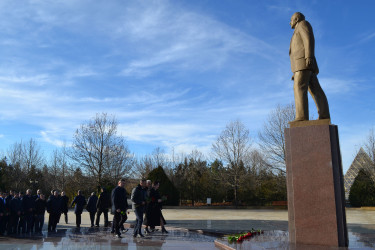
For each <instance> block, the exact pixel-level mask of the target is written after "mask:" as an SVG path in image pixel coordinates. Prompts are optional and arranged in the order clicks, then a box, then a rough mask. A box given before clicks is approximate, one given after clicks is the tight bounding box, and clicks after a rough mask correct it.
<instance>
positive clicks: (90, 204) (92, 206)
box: [86, 192, 98, 227]
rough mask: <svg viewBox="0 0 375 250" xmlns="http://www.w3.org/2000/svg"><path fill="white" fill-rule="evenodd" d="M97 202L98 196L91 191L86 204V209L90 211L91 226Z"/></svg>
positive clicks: (92, 225)
mask: <svg viewBox="0 0 375 250" xmlns="http://www.w3.org/2000/svg"><path fill="white" fill-rule="evenodd" d="M97 202H98V197H97V196H96V195H95V192H92V193H91V196H90V197H89V200H88V202H87V206H86V210H87V211H88V212H89V213H90V221H91V227H94V221H95V213H96V203H97Z"/></svg>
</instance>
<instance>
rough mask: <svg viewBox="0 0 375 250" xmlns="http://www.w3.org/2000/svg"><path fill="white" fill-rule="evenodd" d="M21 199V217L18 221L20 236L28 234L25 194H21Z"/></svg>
mask: <svg viewBox="0 0 375 250" xmlns="http://www.w3.org/2000/svg"><path fill="white" fill-rule="evenodd" d="M18 194H19V199H20V200H21V215H20V218H19V221H18V228H17V229H18V231H17V232H18V234H20V233H23V234H24V233H26V218H25V199H24V198H25V195H24V193H23V192H19V193H18Z"/></svg>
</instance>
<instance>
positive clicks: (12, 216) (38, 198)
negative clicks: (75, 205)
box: [0, 189, 68, 235]
mask: <svg viewBox="0 0 375 250" xmlns="http://www.w3.org/2000/svg"><path fill="white" fill-rule="evenodd" d="M65 198H66V199H67V197H66V196H65V194H64V193H62V196H60V195H59V193H58V191H54V190H53V191H52V192H51V196H50V197H49V198H48V200H46V199H45V195H44V194H42V192H41V190H38V191H37V194H36V195H32V191H31V189H28V190H26V194H24V193H23V192H15V191H9V193H1V192H0V235H4V234H5V233H7V235H13V234H21V233H23V234H24V233H33V232H35V233H41V232H42V228H43V225H44V216H45V211H46V210H47V212H49V213H50V217H49V221H48V230H49V231H52V230H53V229H56V225H57V223H58V221H59V219H60V215H61V211H64V212H65V216H67V212H68V208H67V207H66V209H63V207H62V205H61V204H62V203H61V202H60V201H63V200H65ZM56 211H59V212H56ZM66 218H67V217H66Z"/></svg>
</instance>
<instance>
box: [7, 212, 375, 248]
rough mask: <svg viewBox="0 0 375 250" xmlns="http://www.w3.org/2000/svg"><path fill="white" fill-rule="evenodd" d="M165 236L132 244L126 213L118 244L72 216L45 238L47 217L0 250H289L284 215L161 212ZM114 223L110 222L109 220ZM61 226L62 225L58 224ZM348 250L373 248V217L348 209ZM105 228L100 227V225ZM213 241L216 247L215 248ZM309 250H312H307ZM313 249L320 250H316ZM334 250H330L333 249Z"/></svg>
mask: <svg viewBox="0 0 375 250" xmlns="http://www.w3.org/2000/svg"><path fill="white" fill-rule="evenodd" d="M163 214H164V217H165V218H166V220H167V223H168V224H167V230H168V231H169V234H162V233H161V232H160V231H156V232H154V233H152V234H151V235H149V236H146V237H145V238H133V237H132V229H131V228H129V227H131V225H132V223H133V221H134V220H135V216H134V213H133V212H130V214H129V218H128V221H127V223H126V227H127V228H129V231H127V232H126V233H124V234H123V238H122V239H117V238H115V237H114V236H113V235H112V234H111V233H110V229H109V228H103V227H102V224H101V227H99V228H91V227H90V220H89V215H88V213H87V212H84V213H83V215H82V225H81V228H80V229H76V228H75V216H74V213H73V211H70V212H69V214H68V216H69V224H65V223H60V224H58V226H57V233H48V232H47V223H48V215H47V214H46V223H45V226H44V230H43V235H42V236H35V235H31V236H30V235H21V236H17V237H0V249H51V248H56V249H218V247H219V246H220V244H218V243H220V242H221V243H224V244H225V243H226V240H225V238H223V236H224V235H225V234H231V233H238V232H241V231H247V230H250V229H251V228H254V229H262V230H264V231H265V234H264V235H260V236H257V238H253V239H251V240H250V241H249V242H245V243H244V244H243V245H242V247H239V246H238V247H237V246H236V245H235V244H234V245H231V247H233V248H235V249H236V248H238V249H240V248H241V249H275V248H284V249H289V248H291V246H290V245H289V243H288V240H287V239H288V233H287V231H288V221H287V220H288V212H287V210H277V209H164V210H163ZM110 219H112V216H110ZM61 222H63V220H61ZM347 222H348V231H349V240H350V243H349V249H373V248H375V211H371V210H363V209H347ZM102 223H103V222H102ZM215 241H216V245H215ZM309 249H311V248H309ZM316 249H322V248H319V247H317V248H316ZM333 249H334V248H333Z"/></svg>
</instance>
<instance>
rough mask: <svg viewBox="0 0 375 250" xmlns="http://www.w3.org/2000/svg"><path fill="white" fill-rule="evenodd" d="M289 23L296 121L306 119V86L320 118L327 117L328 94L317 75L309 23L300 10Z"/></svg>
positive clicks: (307, 107)
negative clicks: (292, 31)
mask: <svg viewBox="0 0 375 250" xmlns="http://www.w3.org/2000/svg"><path fill="white" fill-rule="evenodd" d="M290 26H291V27H292V29H294V33H293V36H292V39H291V41H290V48H289V56H290V63H291V67H292V72H293V76H292V80H294V100H295V105H296V119H295V121H307V120H309V105H308V99H307V90H308V91H309V92H310V94H311V96H312V98H313V99H314V101H315V104H316V107H317V109H318V114H319V120H321V119H330V114H329V108H328V101H327V97H326V95H325V94H324V91H323V89H322V88H321V87H320V84H319V81H318V78H317V75H318V73H319V68H318V65H317V63H316V59H315V51H314V50H315V48H314V47H315V39H314V33H313V30H312V27H311V25H310V23H309V22H307V21H306V20H305V16H304V15H303V14H302V13H300V12H296V13H294V14H293V16H292V18H291V19H290Z"/></svg>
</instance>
